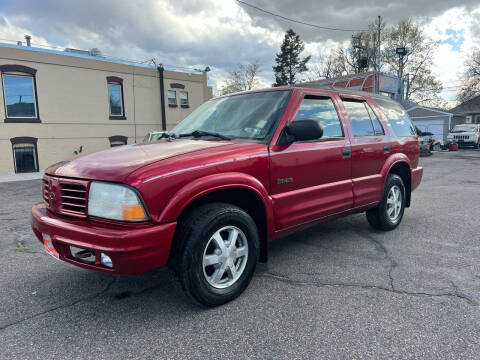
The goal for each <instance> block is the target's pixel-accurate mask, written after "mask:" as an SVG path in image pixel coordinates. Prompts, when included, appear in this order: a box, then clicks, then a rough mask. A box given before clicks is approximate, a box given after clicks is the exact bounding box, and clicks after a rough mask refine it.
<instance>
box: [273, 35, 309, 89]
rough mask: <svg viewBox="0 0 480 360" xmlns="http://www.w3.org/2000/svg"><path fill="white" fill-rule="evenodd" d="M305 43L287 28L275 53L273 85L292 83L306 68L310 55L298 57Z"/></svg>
mask: <svg viewBox="0 0 480 360" xmlns="http://www.w3.org/2000/svg"><path fill="white" fill-rule="evenodd" d="M304 48H305V45H304V44H303V41H302V40H301V39H300V36H298V35H297V34H296V33H295V32H294V31H293V30H292V29H290V30H288V31H287V32H286V34H285V38H284V39H283V43H282V46H281V47H280V53H278V54H276V57H275V61H276V63H277V65H275V66H274V67H273V72H274V73H275V83H274V84H273V86H283V85H294V84H295V83H296V82H297V75H298V74H301V73H303V72H305V71H307V70H308V68H307V63H308V61H309V60H310V56H307V57H305V58H303V59H300V54H301V52H302V51H303V50H304Z"/></svg>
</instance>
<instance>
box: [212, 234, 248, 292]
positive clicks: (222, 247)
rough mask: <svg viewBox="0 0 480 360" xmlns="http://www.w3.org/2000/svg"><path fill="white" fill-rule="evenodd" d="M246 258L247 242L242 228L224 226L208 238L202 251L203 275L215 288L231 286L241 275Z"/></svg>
mask: <svg viewBox="0 0 480 360" xmlns="http://www.w3.org/2000/svg"><path fill="white" fill-rule="evenodd" d="M247 259H248V242H247V238H246V236H245V234H244V233H243V231H242V230H240V229H239V228H237V227H235V226H225V227H223V228H221V229H220V230H217V231H216V232H215V233H214V234H213V235H212V236H211V237H210V239H209V240H208V242H207V245H206V246H205V249H204V251H203V275H204V276H205V280H207V282H208V283H209V284H210V285H212V286H213V287H215V288H217V289H224V288H227V287H229V286H232V285H233V284H234V283H235V282H237V280H238V279H239V278H240V276H242V274H243V272H244V270H245V266H246V265H247Z"/></svg>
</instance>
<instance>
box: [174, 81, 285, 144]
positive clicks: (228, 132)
mask: <svg viewBox="0 0 480 360" xmlns="http://www.w3.org/2000/svg"><path fill="white" fill-rule="evenodd" d="M289 94H290V91H288V90H278V91H265V92H256V93H250V94H242V95H233V96H228V97H223V98H218V99H213V100H210V101H208V102H206V103H204V104H203V105H201V106H200V107H198V108H197V109H196V110H195V111H193V112H192V113H191V114H190V115H188V116H187V117H186V118H185V119H184V120H183V121H182V122H181V123H180V124H178V125H177V126H175V127H174V128H173V129H172V131H171V133H173V134H175V135H177V136H180V135H182V134H191V133H192V132H206V133H216V134H219V135H222V136H225V137H228V138H230V139H253V140H264V139H265V138H266V137H267V135H268V134H269V133H270V131H271V129H272V128H273V126H274V125H275V123H276V122H277V120H278V119H279V118H280V117H281V116H282V114H283V110H284V108H285V106H286V104H287V101H288V96H289Z"/></svg>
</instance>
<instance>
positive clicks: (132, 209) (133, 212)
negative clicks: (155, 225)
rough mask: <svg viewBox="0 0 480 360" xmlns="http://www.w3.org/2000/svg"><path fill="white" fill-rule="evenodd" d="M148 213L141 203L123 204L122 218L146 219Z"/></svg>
mask: <svg viewBox="0 0 480 360" xmlns="http://www.w3.org/2000/svg"><path fill="white" fill-rule="evenodd" d="M146 218H147V215H146V214H145V210H143V206H142V205H140V204H137V205H123V206H122V220H127V221H129V220H130V221H131V220H145V219H146Z"/></svg>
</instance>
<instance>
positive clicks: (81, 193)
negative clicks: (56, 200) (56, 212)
mask: <svg viewBox="0 0 480 360" xmlns="http://www.w3.org/2000/svg"><path fill="white" fill-rule="evenodd" d="M87 184H88V183H87V182H86V181H79V180H66V179H60V212H61V213H62V214H65V215H72V216H77V217H86V216H87Z"/></svg>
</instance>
